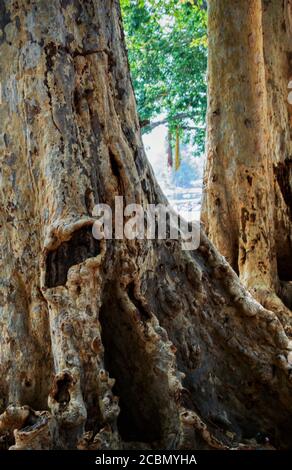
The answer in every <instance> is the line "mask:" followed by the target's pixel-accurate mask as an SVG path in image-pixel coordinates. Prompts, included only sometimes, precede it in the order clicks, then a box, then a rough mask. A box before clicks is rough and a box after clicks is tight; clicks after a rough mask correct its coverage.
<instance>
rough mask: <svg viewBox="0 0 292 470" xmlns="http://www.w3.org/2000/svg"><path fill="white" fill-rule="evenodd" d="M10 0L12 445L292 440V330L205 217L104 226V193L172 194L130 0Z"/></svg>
mask: <svg viewBox="0 0 292 470" xmlns="http://www.w3.org/2000/svg"><path fill="white" fill-rule="evenodd" d="M0 15H1V29H2V36H1V45H0V78H1V83H2V104H1V108H0V135H1V213H0V215H1V264H0V279H1V298H0V302H1V304H0V305H1V311H0V312H1V316H0V324H1V338H0V367H1V369H0V397H1V402H0V406H1V413H2V414H1V416H0V435H1V447H2V448H3V449H7V448H12V449H35V448H36V449H55V448H61V449H68V448H79V449H105V448H111V449H114V448H137V447H139V448H141V447H142V448H169V449H175V448H230V447H233V448H237V447H238V446H239V443H241V444H242V445H246V446H248V447H257V446H258V445H261V444H257V442H256V441H255V437H256V436H261V437H263V436H264V437H265V436H268V437H269V438H270V441H271V443H272V444H273V445H274V446H276V447H280V448H287V447H291V445H292V433H291V431H292V425H291V412H292V394H291V388H292V382H291V374H290V372H291V366H292V357H291V356H292V352H291V351H292V344H291V341H289V339H288V337H287V336H286V334H285V332H284V329H283V327H282V325H281V323H280V321H279V319H278V318H277V316H276V315H275V314H274V313H272V312H270V311H268V310H265V309H264V307H262V306H261V305H260V304H259V303H257V302H256V301H255V300H253V298H252V297H251V295H250V294H249V293H248V292H247V291H245V289H244V288H243V287H242V285H241V284H240V282H239V279H238V277H237V276H236V274H235V272H234V271H233V270H232V269H231V267H230V266H229V265H228V263H227V262H226V261H225V259H224V258H223V257H222V256H221V255H219V254H218V252H217V251H216V249H215V248H214V247H213V245H212V244H211V243H210V242H209V240H208V239H207V238H206V236H205V235H204V233H203V232H202V234H201V244H200V247H199V249H198V250H196V251H194V252H189V251H182V249H181V243H180V241H179V240H177V241H175V240H173V241H171V240H139V241H137V240H132V241H131V240H126V239H124V240H106V241H100V242H97V241H96V240H95V239H94V238H93V237H92V232H91V226H92V224H93V222H94V218H93V217H92V209H93V206H94V204H95V203H97V202H102V203H107V204H109V205H111V206H113V204H114V197H115V196H116V195H123V196H124V198H125V202H126V203H130V202H136V203H144V204H145V203H149V202H150V203H158V202H161V203H164V202H165V201H164V197H163V195H162V194H161V192H160V190H159V187H158V186H157V184H156V182H155V179H154V177H153V174H152V170H151V168H150V167H149V165H148V163H147V160H146V157H145V154H144V149H143V145H142V141H141V135H140V129H139V123H138V118H137V114H136V107H135V99H134V95H133V90H132V86H131V81H130V77H129V70H128V62H127V55H126V51H125V46H124V40H123V32H122V25H121V17H120V9H119V5H118V1H117V0H102V1H101V0H99V1H97V0H93V1H87V0H86V1H85V0H84V1H83V0H62V1H59V0H51V1H50V2H48V1H47V0H46V1H45V0H37V1H28V0H27V1H26V0H22V1H18V2H10V1H8V0H6V1H4V2H1V9H0ZM218 21H222V17H221V18H220V19H218ZM254 21H256V18H255V20H254ZM251 44H253V40H251ZM254 47H255V46H254ZM261 145H262V144H261ZM254 178H256V176H254Z"/></svg>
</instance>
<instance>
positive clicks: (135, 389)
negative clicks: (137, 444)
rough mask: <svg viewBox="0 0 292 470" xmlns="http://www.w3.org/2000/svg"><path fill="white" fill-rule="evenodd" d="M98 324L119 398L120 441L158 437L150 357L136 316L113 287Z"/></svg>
mask: <svg viewBox="0 0 292 470" xmlns="http://www.w3.org/2000/svg"><path fill="white" fill-rule="evenodd" d="M106 292H107V296H106V298H105V299H104V302H103V305H102V308H101V312H100V323H101V328H102V342H103V345H104V348H105V367H106V369H107V371H108V372H109V374H110V376H111V377H113V378H115V380H116V383H115V386H114V388H113V392H114V394H115V395H117V396H118V397H119V399H120V400H119V405H120V409H121V411H120V415H119V418H118V429H119V432H120V435H121V437H122V439H123V440H124V441H141V442H148V443H150V442H154V441H159V440H160V439H161V437H162V417H161V413H160V409H159V404H158V399H159V397H160V396H161V391H159V381H158V380H157V379H156V383H155V379H154V378H153V359H152V358H151V356H150V355H148V354H147V353H146V352H145V345H143V341H142V340H141V338H140V337H139V334H138V332H137V329H136V328H137V319H135V318H133V315H132V314H131V313H130V312H128V311H125V310H124V309H123V308H122V307H121V304H120V302H119V300H118V299H117V298H116V295H115V291H114V288H113V286H108V288H107V289H106Z"/></svg>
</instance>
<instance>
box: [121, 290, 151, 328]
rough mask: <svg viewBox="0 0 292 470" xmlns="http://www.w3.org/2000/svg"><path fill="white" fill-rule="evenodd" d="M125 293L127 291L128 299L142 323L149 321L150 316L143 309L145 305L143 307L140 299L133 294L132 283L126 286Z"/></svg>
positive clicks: (145, 309)
mask: <svg viewBox="0 0 292 470" xmlns="http://www.w3.org/2000/svg"><path fill="white" fill-rule="evenodd" d="M127 291H128V296H129V299H130V300H131V302H132V303H133V304H134V305H135V307H136V308H137V312H138V315H139V317H140V318H141V319H142V320H143V321H147V320H149V319H150V318H151V315H150V313H149V311H148V310H147V308H146V307H145V305H143V302H142V301H141V299H139V298H138V296H137V295H136V293H135V283H134V282H131V283H130V284H129V285H128V288H127Z"/></svg>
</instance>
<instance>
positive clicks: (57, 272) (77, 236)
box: [46, 225, 100, 288]
mask: <svg viewBox="0 0 292 470" xmlns="http://www.w3.org/2000/svg"><path fill="white" fill-rule="evenodd" d="M99 252H100V250H99V242H98V241H97V240H95V239H94V238H93V236H92V227H91V225H90V226H86V227H83V228H81V229H80V230H77V231H76V232H74V233H73V235H72V237H71V239H70V240H69V241H67V242H63V243H62V244H61V245H60V246H59V247H58V248H57V249H56V250H54V251H50V252H49V253H48V254H47V259H46V287H49V288H51V287H56V286H63V285H65V284H66V281H67V274H68V270H69V269H70V268H71V267H72V266H74V265H75V264H79V263H82V262H83V261H85V260H86V259H87V258H92V257H95V256H97V255H98V254H99Z"/></svg>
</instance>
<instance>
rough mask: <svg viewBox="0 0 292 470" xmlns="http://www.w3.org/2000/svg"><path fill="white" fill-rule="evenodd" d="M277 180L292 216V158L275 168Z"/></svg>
mask: <svg viewBox="0 0 292 470" xmlns="http://www.w3.org/2000/svg"><path fill="white" fill-rule="evenodd" d="M274 171H275V174H276V178H277V181H278V184H279V186H280V189H281V193H282V195H283V198H284V201H285V202H286V204H287V207H288V208H289V211H290V216H292V186H291V181H292V158H286V159H285V160H284V162H281V163H278V165H277V166H275V167H274Z"/></svg>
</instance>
